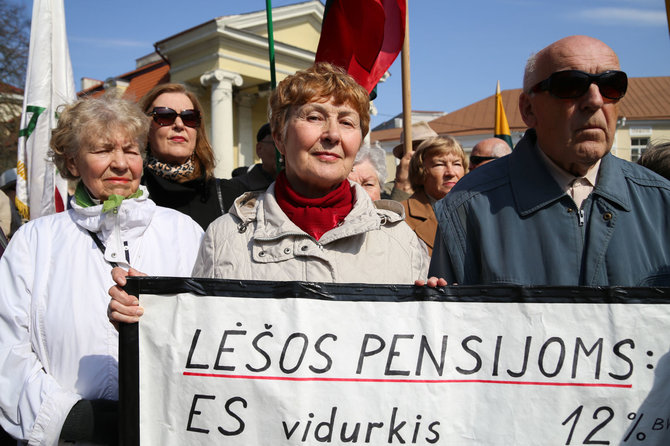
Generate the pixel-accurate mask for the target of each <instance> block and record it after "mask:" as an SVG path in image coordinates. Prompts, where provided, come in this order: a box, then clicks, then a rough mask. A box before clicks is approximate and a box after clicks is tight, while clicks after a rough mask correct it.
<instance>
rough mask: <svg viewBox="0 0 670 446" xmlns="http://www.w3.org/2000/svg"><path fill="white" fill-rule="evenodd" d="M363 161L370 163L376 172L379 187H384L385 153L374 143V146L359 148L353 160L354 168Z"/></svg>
mask: <svg viewBox="0 0 670 446" xmlns="http://www.w3.org/2000/svg"><path fill="white" fill-rule="evenodd" d="M365 161H370V164H372V167H374V169H375V172H377V177H378V178H379V184H380V186H382V187H384V183H385V182H386V152H385V151H384V149H382V148H381V147H380V146H379V145H378V143H377V142H376V141H375V145H374V146H369V145H367V144H366V145H364V146H362V147H361V148H360V150H359V151H358V153H357V154H356V159H355V160H354V167H356V165H357V164H360V163H363V162H365Z"/></svg>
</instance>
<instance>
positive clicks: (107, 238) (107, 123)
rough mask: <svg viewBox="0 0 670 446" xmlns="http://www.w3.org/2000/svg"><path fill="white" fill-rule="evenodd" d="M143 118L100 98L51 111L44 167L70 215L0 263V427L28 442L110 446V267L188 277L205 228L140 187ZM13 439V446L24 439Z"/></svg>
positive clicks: (33, 225) (33, 231)
mask: <svg viewBox="0 0 670 446" xmlns="http://www.w3.org/2000/svg"><path fill="white" fill-rule="evenodd" d="M148 121H149V120H148V119H147V117H146V115H145V114H144V113H143V112H142V111H141V110H140V109H139V107H137V105H135V104H132V103H130V102H127V101H124V100H122V99H118V98H114V97H110V96H103V97H101V98H92V99H82V100H79V101H77V102H75V103H74V104H72V105H69V106H67V107H65V108H64V109H63V110H61V111H60V117H59V119H58V126H57V128H56V129H54V131H53V133H52V137H51V142H50V144H51V150H52V155H53V160H54V164H55V165H56V166H57V167H58V170H59V171H60V172H61V175H62V176H63V177H65V178H66V179H69V180H78V183H77V187H76V191H75V194H74V197H73V198H72V199H71V201H70V204H71V209H70V210H68V211H67V212H62V213H59V214H53V215H48V216H45V217H41V218H38V219H35V220H32V221H30V222H28V223H26V224H25V225H23V226H22V227H21V228H19V230H18V231H17V232H16V233H15V234H14V236H13V237H12V240H11V242H10V243H9V245H8V247H7V250H6V251H5V253H4V255H3V256H2V259H0V284H1V285H0V314H1V315H2V317H1V318H0V389H1V390H0V424H1V425H2V427H3V428H4V429H5V430H6V431H7V432H8V433H10V434H11V435H12V436H14V437H15V438H17V439H20V440H24V441H26V442H27V443H30V444H45V445H46V444H49V445H55V444H57V443H58V440H59V438H60V439H62V440H64V441H77V442H78V441H87V442H93V443H103V444H116V443H115V436H116V430H117V429H116V423H115V421H114V420H115V416H116V401H115V400H117V399H118V378H117V368H118V365H117V362H118V352H117V349H118V347H117V346H118V336H117V333H116V331H115V330H114V329H113V328H111V329H110V325H109V322H108V321H107V316H106V309H107V304H108V301H109V298H108V295H107V291H108V289H109V287H110V286H111V285H112V283H111V281H112V279H111V274H110V272H111V270H112V268H113V267H115V266H117V265H120V266H123V267H125V268H128V267H129V266H133V267H135V268H137V269H140V270H142V271H146V272H147V273H150V274H154V275H163V276H172V275H175V276H188V275H190V273H191V269H192V268H193V264H194V262H195V257H196V254H197V248H196V247H197V246H198V245H199V244H200V241H201V239H202V235H203V231H202V229H201V228H200V226H198V225H197V224H196V223H195V222H194V221H193V220H192V219H191V218H189V217H187V216H185V215H183V214H181V213H179V212H177V211H174V210H172V209H165V208H161V207H158V206H156V204H155V203H154V202H153V201H151V200H150V199H149V198H148V194H147V193H146V188H144V187H143V186H140V176H141V175H142V155H143V152H144V147H145V145H146V138H147V130H148V127H149V122H148ZM22 444H23V443H22Z"/></svg>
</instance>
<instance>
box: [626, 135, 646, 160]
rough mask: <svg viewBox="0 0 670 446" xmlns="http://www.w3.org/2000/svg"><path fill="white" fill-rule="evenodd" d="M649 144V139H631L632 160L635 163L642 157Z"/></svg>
mask: <svg viewBox="0 0 670 446" xmlns="http://www.w3.org/2000/svg"><path fill="white" fill-rule="evenodd" d="M647 144H649V138H631V139H630V160H631V161H632V162H634V163H636V162H637V160H638V159H640V157H641V156H642V154H643V153H644V151H645V150H646V149H647Z"/></svg>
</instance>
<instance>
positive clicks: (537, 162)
mask: <svg viewBox="0 0 670 446" xmlns="http://www.w3.org/2000/svg"><path fill="white" fill-rule="evenodd" d="M537 150H538V149H537V145H536V135H535V130H534V129H529V130H528V131H527V132H526V134H525V135H524V136H523V138H522V139H521V141H519V143H518V144H517V145H516V147H515V148H514V151H513V152H512V154H511V155H510V157H509V163H510V167H509V172H510V184H511V188H512V194H513V195H514V201H515V203H516V206H517V209H518V211H519V213H520V214H521V215H528V214H531V213H533V212H535V211H537V210H538V209H541V208H543V207H545V206H547V205H548V204H549V203H552V202H555V201H558V200H560V199H561V198H563V197H564V196H565V192H563V190H562V189H561V188H560V187H559V185H558V184H557V183H556V181H554V179H553V177H552V176H551V173H550V172H549V170H548V169H547V167H546V166H545V164H544V163H543V162H542V160H541V159H540V155H539V154H538V153H537ZM598 175H599V177H598V183H597V185H596V187H595V189H594V190H593V194H595V195H599V196H601V197H603V198H605V199H606V200H608V201H611V202H612V203H614V204H615V205H617V206H618V207H620V208H622V209H623V210H626V211H629V210H630V209H631V204H630V195H629V193H628V189H627V187H626V179H625V173H624V172H623V170H622V168H621V165H620V164H619V163H618V162H617V160H615V159H614V155H612V154H610V153H608V154H607V155H605V156H604V157H603V158H602V161H601V163H600V172H599V174H598Z"/></svg>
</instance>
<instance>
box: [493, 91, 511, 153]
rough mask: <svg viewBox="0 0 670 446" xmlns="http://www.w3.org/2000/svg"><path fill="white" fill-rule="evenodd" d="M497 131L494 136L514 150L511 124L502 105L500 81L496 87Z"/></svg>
mask: <svg viewBox="0 0 670 446" xmlns="http://www.w3.org/2000/svg"><path fill="white" fill-rule="evenodd" d="M495 119H496V122H495V130H494V132H493V136H495V137H496V138H500V139H502V140H503V141H505V142H507V144H509V146H510V147H511V148H514V146H513V145H512V133H511V132H510V131H509V124H508V123H507V116H505V107H503V103H502V95H501V94H500V81H498V84H497V85H496V113H495Z"/></svg>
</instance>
